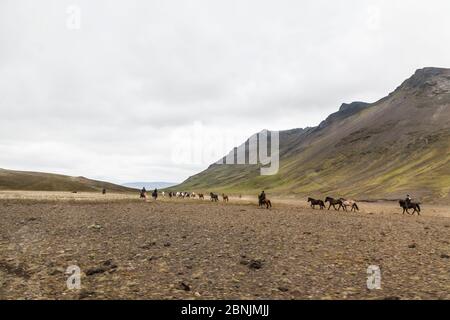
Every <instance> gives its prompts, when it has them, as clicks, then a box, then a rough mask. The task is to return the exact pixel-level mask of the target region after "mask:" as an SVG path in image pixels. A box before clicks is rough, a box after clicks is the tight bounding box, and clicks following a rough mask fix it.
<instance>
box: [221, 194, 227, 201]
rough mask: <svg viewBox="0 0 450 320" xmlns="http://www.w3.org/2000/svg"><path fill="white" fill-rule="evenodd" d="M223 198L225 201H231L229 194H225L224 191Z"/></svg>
mask: <svg viewBox="0 0 450 320" xmlns="http://www.w3.org/2000/svg"><path fill="white" fill-rule="evenodd" d="M222 199H223V201H224V202H228V201H229V199H228V196H227V195H226V194H223V193H222Z"/></svg>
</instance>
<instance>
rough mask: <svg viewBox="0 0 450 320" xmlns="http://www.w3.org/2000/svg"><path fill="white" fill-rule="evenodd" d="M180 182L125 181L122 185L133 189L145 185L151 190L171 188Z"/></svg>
mask: <svg viewBox="0 0 450 320" xmlns="http://www.w3.org/2000/svg"><path fill="white" fill-rule="evenodd" d="M177 184H178V183H176V182H128V183H123V184H122V185H123V186H125V187H128V188H133V189H142V188H143V187H145V189H147V190H151V189H155V188H157V189H165V188H170V187H172V186H175V185H177Z"/></svg>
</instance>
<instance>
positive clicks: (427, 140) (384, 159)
mask: <svg viewBox="0 0 450 320" xmlns="http://www.w3.org/2000/svg"><path fill="white" fill-rule="evenodd" d="M246 150H247V151H246V152H247V153H248V142H246ZM176 189H179V190H192V191H203V192H207V191H216V192H222V191H224V192H229V193H237V192H239V193H252V194H256V193H257V192H259V191H260V190H263V189H264V190H266V191H268V192H269V194H270V193H272V194H297V195H299V196H307V195H310V196H316V197H324V196H326V195H331V196H336V197H337V196H345V197H355V198H360V199H361V198H364V199H395V198H399V197H404V196H405V194H406V193H409V194H411V195H413V197H417V198H420V199H430V200H435V201H444V202H449V201H450V195H449V193H450V69H442V68H425V69H420V70H417V71H416V73H415V74H414V75H413V76H412V77H411V78H409V79H408V80H406V81H405V82H403V84H401V85H400V86H399V87H398V88H397V89H396V90H395V91H394V92H392V93H391V94H389V95H388V96H387V97H385V98H383V99H381V100H380V101H378V102H375V103H372V104H368V103H363V102H355V103H351V104H343V105H342V106H341V107H340V109H339V111H338V112H336V113H334V114H332V115H330V116H329V117H328V118H327V119H326V120H325V121H323V122H322V123H321V124H320V125H319V126H317V127H314V128H306V129H294V130H289V131H282V132H280V170H279V173H278V174H277V175H274V176H261V175H260V172H259V166H257V165H220V164H213V165H211V166H210V167H209V168H208V169H207V170H205V171H203V172H201V173H199V174H197V175H195V176H193V177H190V178H189V179H187V180H186V181H185V182H183V183H182V184H181V185H180V186H177V187H176Z"/></svg>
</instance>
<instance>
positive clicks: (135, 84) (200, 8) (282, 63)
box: [0, 0, 450, 183]
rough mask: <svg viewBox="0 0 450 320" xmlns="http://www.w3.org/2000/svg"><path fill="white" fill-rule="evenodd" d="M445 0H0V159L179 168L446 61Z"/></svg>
mask: <svg viewBox="0 0 450 320" xmlns="http://www.w3.org/2000/svg"><path fill="white" fill-rule="evenodd" d="M449 12H450V1H448V0H430V1H426V2H425V1H422V0H420V1H419V0H395V1H392V0H386V1H375V0H341V1H332V0H328V1H324V0H302V1H299V0H297V1H286V0H277V1H262V0H252V1H250V0H238V1H236V0H227V1H215V0H204V1H196V0H192V1H172V0H158V1H156V0H148V1H143V0H141V1H133V0H127V1H125V0H122V1H119V0H96V1H91V0H72V1H65V0H53V1H50V0H40V1H34V0H1V1H0V168H5V169H15V170H30V171H45V172H54V173H61V174H68V175H73V176H86V177H89V178H94V179H101V180H107V181H112V182H115V183H124V182H132V181H170V182H181V181H183V180H185V179H186V178H188V177H189V176H191V175H193V174H195V173H198V172H199V171H201V170H203V169H205V168H207V167H208V165H209V164H210V163H212V162H215V161H217V160H218V159H219V158H220V157H221V156H223V155H225V154H226V153H228V151H229V150H230V149H231V148H232V147H233V146H236V145H239V144H241V143H242V142H244V141H245V140H246V139H247V138H248V137H249V136H250V135H252V134H254V133H256V132H259V131H261V130H263V129H269V130H285V129H292V128H301V127H307V126H315V125H318V124H319V123H320V122H321V121H322V120H324V119H325V118H326V117H327V116H328V115H329V114H330V113H332V112H335V111H336V110H337V109H338V108H339V106H340V105H341V104H342V103H344V102H345V103H348V102H352V101H365V102H375V101H376V100H378V99H380V98H382V97H384V96H386V95H387V94H388V93H390V92H392V91H393V90H394V89H395V88H396V87H397V86H399V85H400V84H401V82H403V81H404V80H405V79H407V78H408V77H410V76H411V75H412V74H413V73H414V71H415V70H416V69H419V68H422V67H428V66H434V67H450V42H449V41H448V40H449V39H450V19H448V13H449Z"/></svg>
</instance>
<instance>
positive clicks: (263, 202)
mask: <svg viewBox="0 0 450 320" xmlns="http://www.w3.org/2000/svg"><path fill="white" fill-rule="evenodd" d="M102 191H103V194H105V193H106V189H103V190H102ZM163 195H165V193H164V192H163ZM212 195H213V194H212V193H211V197H212ZM172 196H175V193H174V192H170V197H171V198H172ZM152 197H153V199H155V200H156V199H157V198H158V189H157V188H155V190H153V192H152ZM223 197H224V200H225V198H226V199H227V201H228V196H225V195H223ZM140 198H141V199H142V198H144V199H147V190H146V189H145V187H144V188H142V190H141V191H140ZM200 198H203V195H201V197H200ZM310 200H314V199H311V198H310V199H308V202H310ZM258 201H259V207H263V206H266V208H267V209H269V208H271V207H272V203H271V201H270V200H269V199H267V196H266V193H265V191H264V190H263V191H262V192H261V193H260V194H259V195H258ZM399 204H400V207H401V208H403V213H405V212H407V213H409V211H408V210H409V209H413V210H414V211H413V214H414V213H416V212H417V214H419V215H420V211H421V209H420V203H416V202H413V201H412V198H411V196H410V195H409V194H408V195H407V196H406V198H405V200H400V201H399ZM311 205H313V202H312V201H311ZM319 205H320V204H319ZM330 206H331V202H330ZM321 208H322V206H321ZM352 209H358V210H359V208H358V207H357V205H356V203H352Z"/></svg>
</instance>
